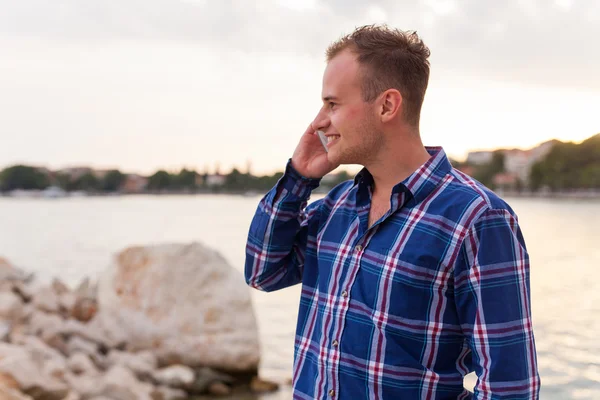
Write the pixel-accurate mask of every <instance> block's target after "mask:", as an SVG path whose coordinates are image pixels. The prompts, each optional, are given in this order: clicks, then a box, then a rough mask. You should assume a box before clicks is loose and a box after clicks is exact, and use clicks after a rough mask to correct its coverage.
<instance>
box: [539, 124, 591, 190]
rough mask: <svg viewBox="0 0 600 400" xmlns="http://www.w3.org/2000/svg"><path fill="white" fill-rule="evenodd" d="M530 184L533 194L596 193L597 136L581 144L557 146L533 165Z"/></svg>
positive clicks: (561, 144) (559, 144)
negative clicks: (538, 191)
mask: <svg viewBox="0 0 600 400" xmlns="http://www.w3.org/2000/svg"><path fill="white" fill-rule="evenodd" d="M529 181H530V185H531V188H532V189H533V190H538V189H540V188H542V187H547V188H549V189H550V190H553V191H558V190H570V189H599V188H600V134H597V135H596V136H592V137H591V138H589V139H587V140H585V141H584V142H582V143H580V144H575V143H557V144H556V145H555V146H554V147H553V148H552V150H550V152H549V153H548V155H547V156H546V157H545V158H544V159H543V160H540V161H539V162H537V163H536V164H534V165H533V167H532V168H531V174H530V179H529Z"/></svg>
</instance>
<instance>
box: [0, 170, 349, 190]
mask: <svg viewBox="0 0 600 400" xmlns="http://www.w3.org/2000/svg"><path fill="white" fill-rule="evenodd" d="M282 175H283V173H282V172H277V173H274V174H272V175H265V176H255V175H252V174H248V173H243V172H240V171H239V170H238V169H235V168H234V169H233V170H232V171H231V172H230V173H229V174H226V175H224V176H223V180H224V182H222V184H221V183H219V184H210V183H208V182H207V178H208V174H198V173H197V172H196V171H194V170H189V169H185V168H184V169H182V170H181V171H180V172H178V173H170V172H168V171H165V170H159V171H157V172H155V173H154V174H152V175H150V176H148V177H147V184H146V186H145V188H143V190H142V191H143V192H148V193H169V192H173V193H178V192H186V193H196V192H224V193H228V192H247V191H260V192H264V191H267V190H269V189H271V188H272V187H273V186H275V184H276V183H277V181H278V180H279V179H280V178H281V176H282ZM345 179H349V175H348V174H347V173H346V172H342V173H339V174H336V175H335V179H333V180H331V182H330V185H331V184H337V183H338V182H341V181H342V180H345ZM125 180H126V175H125V174H123V173H122V172H121V171H119V170H111V171H108V172H106V173H104V174H103V176H102V177H98V175H97V174H94V173H93V172H91V171H90V172H85V173H83V174H81V175H80V176H78V177H76V178H73V177H71V176H70V175H68V174H65V173H61V172H49V173H48V172H45V171H43V170H41V169H39V168H36V167H32V166H27V165H14V166H10V167H8V168H5V169H4V170H2V171H1V172H0V191H2V192H9V191H12V190H16V189H22V190H44V189H46V188H48V187H50V186H56V187H58V188H61V189H62V190H65V191H68V192H72V191H85V192H89V193H111V192H119V191H122V189H123V185H124V182H125Z"/></svg>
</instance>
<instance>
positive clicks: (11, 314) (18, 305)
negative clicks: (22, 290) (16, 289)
mask: <svg viewBox="0 0 600 400" xmlns="http://www.w3.org/2000/svg"><path fill="white" fill-rule="evenodd" d="M22 310H23V302H22V301H21V298H20V297H19V296H18V295H16V294H14V293H13V292H0V319H5V320H16V319H19V318H20V317H21V314H22Z"/></svg>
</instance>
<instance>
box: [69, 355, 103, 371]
mask: <svg viewBox="0 0 600 400" xmlns="http://www.w3.org/2000/svg"><path fill="white" fill-rule="evenodd" d="M67 367H68V368H69V370H71V371H72V372H73V373H74V374H76V375H81V374H84V375H88V376H95V375H98V369H97V368H96V366H95V365H94V363H93V362H92V360H90V357H89V356H88V355H87V354H83V353H75V354H73V355H71V356H70V357H69V359H68V360H67Z"/></svg>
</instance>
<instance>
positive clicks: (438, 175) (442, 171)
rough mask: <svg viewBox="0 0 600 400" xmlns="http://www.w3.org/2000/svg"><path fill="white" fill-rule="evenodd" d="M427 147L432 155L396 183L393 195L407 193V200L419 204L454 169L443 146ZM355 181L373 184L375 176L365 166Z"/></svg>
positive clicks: (356, 182)
mask: <svg viewBox="0 0 600 400" xmlns="http://www.w3.org/2000/svg"><path fill="white" fill-rule="evenodd" d="M425 149H426V150H427V152H428V153H429V155H430V156H431V157H430V158H429V159H428V160H427V161H426V162H425V163H424V164H423V165H421V166H420V167H419V168H417V170H416V171H415V172H413V173H412V174H411V175H410V176H408V177H407V178H406V179H404V180H403V181H402V182H399V183H398V184H396V185H395V186H394V188H393V189H392V196H394V195H395V194H397V193H407V194H409V196H407V198H406V201H407V202H408V201H411V200H412V201H413V202H414V203H415V204H418V203H420V202H421V201H423V200H424V199H425V198H427V196H429V194H430V193H431V192H432V191H433V190H434V189H435V188H436V187H437V186H438V185H439V184H440V182H441V181H442V180H443V179H444V177H445V176H446V175H447V174H448V173H449V172H450V171H451V170H452V165H451V164H450V161H449V160H448V157H447V156H446V153H445V151H444V149H443V148H442V147H441V146H426V147H425ZM354 183H355V184H363V185H368V186H371V185H372V184H373V176H372V175H371V173H370V172H369V171H368V170H367V169H366V168H363V169H362V170H361V171H360V172H359V173H358V174H357V175H356V176H355V178H354Z"/></svg>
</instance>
